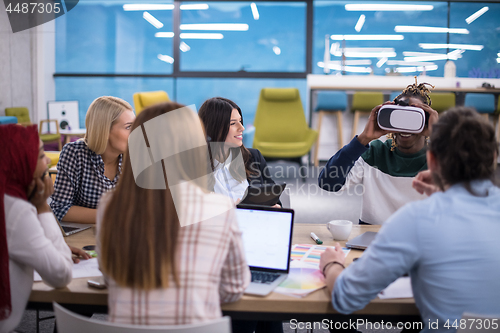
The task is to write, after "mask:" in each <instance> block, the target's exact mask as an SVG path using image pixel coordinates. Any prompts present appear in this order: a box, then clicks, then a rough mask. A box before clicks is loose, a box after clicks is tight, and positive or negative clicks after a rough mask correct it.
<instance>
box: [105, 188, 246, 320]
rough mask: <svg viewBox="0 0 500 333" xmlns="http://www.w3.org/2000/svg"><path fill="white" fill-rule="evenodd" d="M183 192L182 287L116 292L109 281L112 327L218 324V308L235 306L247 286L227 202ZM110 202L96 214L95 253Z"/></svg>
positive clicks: (232, 213) (195, 191) (216, 196)
mask: <svg viewBox="0 0 500 333" xmlns="http://www.w3.org/2000/svg"><path fill="white" fill-rule="evenodd" d="M181 186H182V197H181V202H182V203H185V204H183V205H182V208H181V209H179V208H177V212H178V214H179V219H180V220H181V221H182V222H183V224H184V223H186V224H187V225H186V224H185V225H186V226H184V227H181V228H180V230H179V235H178V242H177V244H178V245H177V250H176V259H177V267H178V268H177V273H178V276H179V281H180V286H179V287H177V286H176V285H175V283H174V281H173V279H171V280H170V281H169V286H170V287H169V288H167V289H155V290H152V291H142V290H135V289H131V288H125V287H120V286H118V285H117V284H116V283H115V282H114V281H113V279H111V278H109V277H108V278H107V281H108V290H109V294H108V309H109V320H110V321H112V322H117V323H124V324H135V325H183V324H193V323H199V322H203V321H207V320H212V319H215V318H220V317H221V316H222V313H221V309H220V303H225V302H234V301H236V300H238V299H239V298H240V297H241V295H242V294H243V291H244V290H245V288H246V287H247V286H248V284H249V282H250V270H249V268H248V265H247V262H246V260H245V254H244V249H243V241H242V239H241V231H240V230H239V228H238V222H237V220H236V214H235V211H234V208H233V205H232V203H231V200H230V199H229V198H226V197H224V196H222V195H219V194H205V193H203V192H202V191H201V190H200V189H199V188H198V187H196V186H194V185H191V184H189V183H184V184H182V185H181ZM110 197H111V194H106V195H105V196H103V200H102V201H101V205H100V206H99V209H98V210H97V225H96V226H97V237H96V244H97V251H98V253H99V252H100V247H101V246H100V238H99V231H100V224H101V223H102V217H103V215H104V210H105V207H106V205H107V202H108V199H109V198H110ZM179 211H180V212H179ZM221 212H223V213H221ZM200 220H201V221H202V222H199V223H194V222H195V221H200Z"/></svg>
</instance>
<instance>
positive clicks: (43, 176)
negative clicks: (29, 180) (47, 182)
mask: <svg viewBox="0 0 500 333" xmlns="http://www.w3.org/2000/svg"><path fill="white" fill-rule="evenodd" d="M48 173H49V170H48V169H47V170H45V171H44V173H43V174H42V177H40V178H41V179H42V182H43V180H44V178H45V176H47V174H48Z"/></svg>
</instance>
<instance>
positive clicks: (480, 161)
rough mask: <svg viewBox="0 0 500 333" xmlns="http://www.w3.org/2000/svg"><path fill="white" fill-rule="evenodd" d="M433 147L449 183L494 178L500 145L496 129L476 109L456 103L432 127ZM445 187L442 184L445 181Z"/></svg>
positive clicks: (443, 178) (431, 138) (468, 182)
mask: <svg viewBox="0 0 500 333" xmlns="http://www.w3.org/2000/svg"><path fill="white" fill-rule="evenodd" d="M429 150H430V151H431V152H432V153H433V154H434V156H435V157H436V159H437V161H438V163H439V165H440V168H441V172H440V176H441V177H440V178H441V180H442V181H443V182H444V183H445V184H447V185H454V184H457V183H462V182H463V183H465V186H466V187H467V189H468V190H469V192H471V193H472V194H474V193H473V192H472V191H471V187H470V182H471V181H473V180H479V179H490V180H492V181H494V177H495V167H496V156H497V154H498V146H497V143H496V140H495V129H494V128H493V126H492V125H491V124H490V123H489V122H488V121H487V120H486V119H484V118H483V117H482V116H480V115H479V114H478V113H477V112H476V111H475V110H474V109H471V108H467V107H455V108H452V109H449V110H448V111H446V112H445V113H443V114H442V115H441V116H440V117H439V121H438V122H437V123H435V124H434V125H433V127H432V133H431V137H430V142H429ZM441 187H442V184H441Z"/></svg>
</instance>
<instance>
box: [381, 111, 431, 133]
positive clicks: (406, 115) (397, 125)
mask: <svg viewBox="0 0 500 333" xmlns="http://www.w3.org/2000/svg"><path fill="white" fill-rule="evenodd" d="M377 122H378V126H379V127H380V128H381V129H383V130H386V131H390V132H404V133H420V132H422V131H423V130H424V127H425V124H426V112H425V111H424V110H422V109H421V108H417V107H414V106H402V105H392V104H391V105H384V106H382V107H381V108H380V110H379V111H378V114H377Z"/></svg>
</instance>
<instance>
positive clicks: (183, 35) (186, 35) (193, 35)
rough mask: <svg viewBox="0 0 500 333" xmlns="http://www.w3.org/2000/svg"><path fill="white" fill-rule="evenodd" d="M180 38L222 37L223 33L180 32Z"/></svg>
mask: <svg viewBox="0 0 500 333" xmlns="http://www.w3.org/2000/svg"><path fill="white" fill-rule="evenodd" d="M180 37H181V39H223V38H224V35H223V34H219V33H213V34H210V33H208V34H207V33H185V32H184V33H181V34H180Z"/></svg>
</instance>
